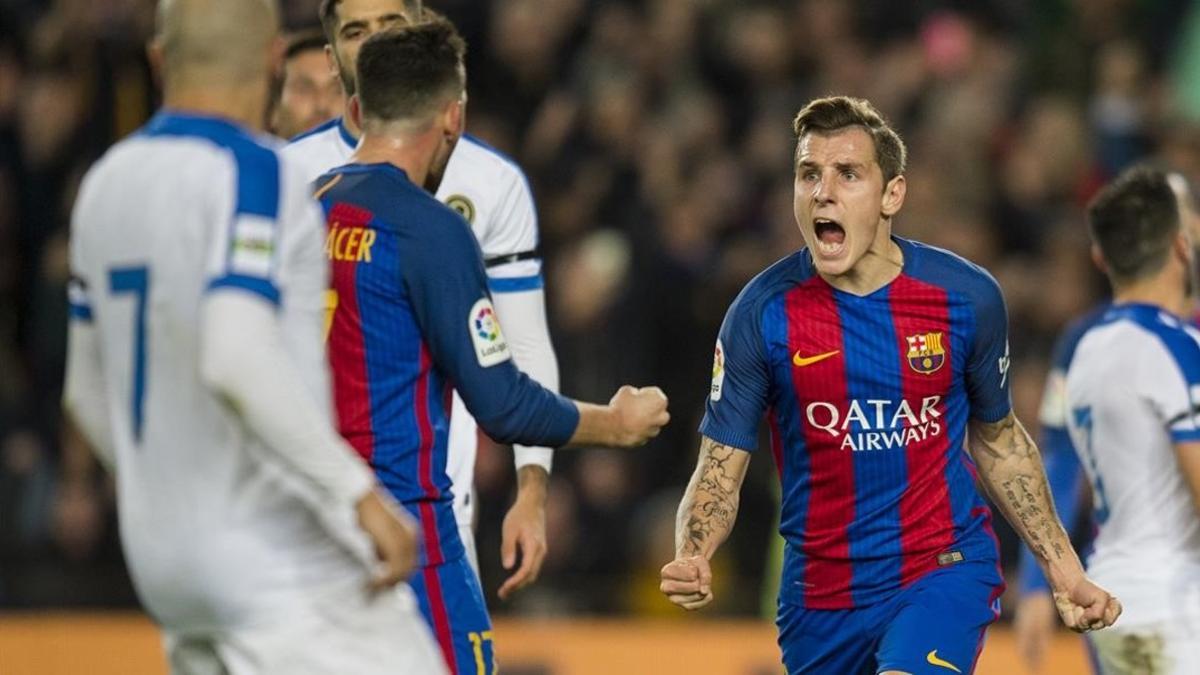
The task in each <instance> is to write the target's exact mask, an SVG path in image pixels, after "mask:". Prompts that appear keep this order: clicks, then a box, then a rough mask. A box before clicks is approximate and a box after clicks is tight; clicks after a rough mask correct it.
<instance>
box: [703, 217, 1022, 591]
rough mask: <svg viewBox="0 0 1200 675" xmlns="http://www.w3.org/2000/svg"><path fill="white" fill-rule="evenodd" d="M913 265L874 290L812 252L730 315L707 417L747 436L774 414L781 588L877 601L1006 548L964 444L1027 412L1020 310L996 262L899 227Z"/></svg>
mask: <svg viewBox="0 0 1200 675" xmlns="http://www.w3.org/2000/svg"><path fill="white" fill-rule="evenodd" d="M895 241H896V243H897V244H898V245H899V246H900V249H901V251H902V252H903V255H904V267H903V270H902V271H901V274H900V276H899V277H897V278H896V279H895V280H893V281H892V282H891V283H889V284H887V285H886V286H884V287H883V288H880V289H879V290H877V291H875V292H873V293H870V294H868V295H865V296H858V295H854V294H851V293H847V292H844V291H841V290H838V289H835V288H833V287H832V286H830V285H829V284H828V283H826V282H825V280H824V279H822V278H821V277H820V276H819V275H817V273H816V270H815V268H814V266H813V262H812V257H811V255H810V253H809V252H808V251H807V250H801V251H799V252H797V253H795V254H793V255H791V256H789V257H787V258H785V259H783V260H781V261H779V262H778V263H776V264H775V265H773V266H772V267H770V268H768V269H767V270H766V271H764V272H763V273H761V274H760V275H759V276H757V277H756V278H755V279H753V280H752V281H751V282H750V283H749V284H748V285H747V286H746V288H745V289H744V290H743V291H742V293H741V294H740V295H739V296H738V298H737V299H736V300H735V301H734V303H733V305H732V306H731V307H730V309H729V312H728V314H727V315H726V317H725V322H724V324H723V325H722V327H721V332H720V337H719V339H718V342H717V347H716V355H715V362H714V366H713V382H712V390H711V394H710V396H709V400H708V402H707V404H706V412H705V416H704V420H703V422H702V423H701V427H700V431H701V433H703V434H704V435H705V436H707V437H709V438H711V439H713V440H714V441H716V442H718V443H722V444H725V445H729V446H732V447H735V448H740V449H743V450H753V449H754V448H755V446H756V445H757V436H758V428H759V424H760V423H761V421H762V420H763V418H764V417H765V418H766V419H767V421H768V424H769V427H770V432H771V434H770V435H771V449H772V453H773V455H774V458H775V463H776V465H777V467H778V470H779V475H780V480H781V482H782V487H783V513H782V517H781V524H780V531H781V533H782V534H783V536H784V539H785V540H786V542H787V548H786V552H785V558H784V574H783V580H782V584H781V590H780V598H781V600H782V601H784V602H788V603H792V604H794V605H797V606H801V607H804V608H807V609H850V608H855V607H861V606H868V605H873V604H877V603H879V602H882V601H884V600H886V599H887V598H889V597H891V595H892V594H894V593H895V592H896V591H898V590H900V589H902V588H905V587H908V586H910V585H911V584H913V583H914V582H915V581H916V580H918V579H920V578H922V577H923V576H925V575H926V574H928V573H930V572H932V571H934V570H937V569H939V568H940V567H945V566H949V565H954V564H957V563H960V562H963V561H990V562H995V561H997V559H998V555H999V554H998V550H997V545H996V541H995V537H994V535H993V534H992V532H991V520H990V519H991V515H990V512H989V510H988V508H987V506H986V505H985V503H984V501H983V499H982V498H981V497H980V495H979V494H978V492H977V491H976V488H975V465H974V462H973V461H972V460H971V458H970V456H969V455H968V454H967V453H966V452H965V450H964V438H965V433H966V428H967V422H968V420H978V421H981V422H997V421H999V420H1001V419H1003V418H1004V417H1006V416H1007V415H1008V414H1009V412H1010V410H1011V403H1010V397H1009V383H1008V345H1007V323H1008V319H1007V313H1006V310H1005V307H1004V300H1003V297H1002V295H1001V292H1000V288H999V286H998V285H997V284H996V282H995V280H994V279H993V278H992V277H991V276H990V275H989V274H988V273H987V272H986V271H984V270H983V269H982V268H980V267H977V266H975V265H973V264H971V263H969V262H967V261H966V260H963V259H962V258H959V257H957V256H955V255H953V254H951V253H949V252H946V251H943V250H940V249H937V248H933V247H929V246H925V245H923V244H919V243H917V242H912V241H908V240H904V239H899V238H895Z"/></svg>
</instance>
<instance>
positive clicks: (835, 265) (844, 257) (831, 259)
mask: <svg viewBox="0 0 1200 675" xmlns="http://www.w3.org/2000/svg"><path fill="white" fill-rule="evenodd" d="M809 248H810V250H811V251H812V258H813V265H814V266H815V267H816V268H817V271H818V272H820V273H821V274H823V275H825V276H833V277H837V276H841V275H843V274H845V273H847V272H849V271H850V268H852V267H854V259H853V257H852V256H851V255H850V248H849V247H848V246H844V247H842V248H840V249H838V250H837V251H832V252H830V251H825V250H822V248H821V245H820V244H818V245H817V246H812V247H809Z"/></svg>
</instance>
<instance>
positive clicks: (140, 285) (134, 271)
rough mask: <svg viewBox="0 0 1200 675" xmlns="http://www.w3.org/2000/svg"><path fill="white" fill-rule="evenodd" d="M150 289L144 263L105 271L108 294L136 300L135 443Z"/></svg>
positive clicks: (142, 397)
mask: <svg viewBox="0 0 1200 675" xmlns="http://www.w3.org/2000/svg"><path fill="white" fill-rule="evenodd" d="M149 289H150V271H149V270H148V269H147V268H146V267H144V266H142V267H120V268H116V269H112V270H109V272H108V290H109V292H110V293H112V294H113V295H122V294H125V293H132V294H133V295H134V296H135V298H136V300H137V305H136V306H135V307H134V311H133V361H132V363H133V386H132V394H131V396H130V398H131V401H130V407H131V408H132V410H133V413H132V418H133V419H132V424H133V426H132V428H133V439H134V441H135V442H141V440H142V420H143V416H142V412H143V409H144V405H145V398H146V295H147V294H148V293H149Z"/></svg>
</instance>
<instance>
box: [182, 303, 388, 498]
mask: <svg viewBox="0 0 1200 675" xmlns="http://www.w3.org/2000/svg"><path fill="white" fill-rule="evenodd" d="M200 372H201V377H202V378H203V379H204V382H205V383H206V384H207V385H208V386H210V387H212V389H213V390H214V391H216V392H217V393H219V394H220V395H221V396H222V397H223V398H225V399H226V400H227V401H228V403H229V405H230V407H231V408H233V409H234V410H235V411H237V413H238V415H239V416H241V418H242V419H243V421H244V422H245V423H246V425H247V426H248V427H249V428H250V429H251V430H252V431H253V432H254V433H255V434H256V435H257V436H258V437H259V438H260V439H261V440H262V441H263V445H265V446H266V448H267V449H268V450H269V451H270V452H271V454H272V455H273V457H272V458H271V459H273V460H274V462H275V463H276V464H278V465H280V466H282V467H284V468H285V470H287V471H288V473H291V474H293V475H295V476H296V477H297V478H299V479H300V480H301V481H302V482H303V483H305V484H306V485H308V486H309V487H311V488H313V489H314V490H315V491H316V494H319V495H321V501H322V502H324V503H323V504H320V505H315V506H321V507H334V508H344V507H345V506H347V505H350V506H353V504H354V503H355V502H357V501H358V499H359V498H360V497H362V496H363V495H364V494H366V492H367V491H368V490H370V489H371V488H372V486H373V485H374V483H375V479H374V476H373V474H372V473H371V470H370V469H369V468H368V467H367V466H366V464H364V463H363V462H362V461H361V460H360V459H359V458H358V456H357V455H355V454H354V451H353V449H351V448H350V447H349V446H348V445H347V444H346V443H345V441H343V440H342V439H341V437H339V436H338V434H337V431H335V430H334V429H333V427H332V426H331V425H330V424H329V415H328V412H327V411H325V410H322V409H321V407H320V406H319V405H318V403H317V401H316V400H315V398H314V397H313V396H312V395H311V393H310V389H309V387H308V385H307V383H306V382H305V381H304V378H303V377H302V376H301V374H300V372H299V369H298V368H297V367H296V365H295V364H294V363H293V361H292V359H291V358H290V357H289V356H288V349H287V348H286V346H285V344H284V337H283V331H282V329H281V326H280V324H279V320H278V318H277V316H276V312H275V307H274V305H273V304H272V303H270V302H267V301H264V300H263V299H261V298H258V297H256V296H255V295H253V294H251V293H244V292H241V291H240V290H239V289H236V288H228V289H217V290H215V291H213V292H211V293H209V294H208V295H207V296H206V297H205V300H204V304H203V306H202V309H201V327H200Z"/></svg>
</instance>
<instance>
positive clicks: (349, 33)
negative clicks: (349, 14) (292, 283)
mask: <svg viewBox="0 0 1200 675" xmlns="http://www.w3.org/2000/svg"><path fill="white" fill-rule="evenodd" d="M362 36H363V29H362V28H357V27H356V28H347V29H346V30H345V31H344V32H343V33H342V37H344V38H346V39H347V40H357V39H359V38H360V37H362Z"/></svg>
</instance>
